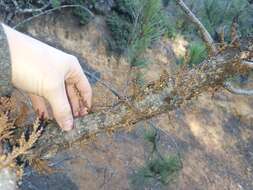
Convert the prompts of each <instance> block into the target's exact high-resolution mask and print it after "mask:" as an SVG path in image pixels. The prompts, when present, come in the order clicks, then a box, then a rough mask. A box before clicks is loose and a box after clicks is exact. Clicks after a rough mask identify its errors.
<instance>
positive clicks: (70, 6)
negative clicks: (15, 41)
mask: <svg viewBox="0 0 253 190" xmlns="http://www.w3.org/2000/svg"><path fill="white" fill-rule="evenodd" d="M75 7H77V8H81V9H84V10H85V11H87V12H88V13H89V14H90V15H91V16H92V18H94V17H95V15H94V14H93V13H92V12H91V11H90V10H89V9H88V8H86V7H84V6H82V5H62V6H59V7H55V8H53V9H49V10H47V11H44V12H42V13H39V14H37V15H34V16H32V17H29V18H27V19H25V20H23V21H22V22H20V23H18V24H17V25H15V26H14V27H13V28H14V29H16V28H18V27H19V26H21V25H23V24H25V23H27V22H30V21H31V20H33V19H35V18H38V17H40V16H43V15H46V14H50V13H52V12H54V11H56V10H60V9H64V8H75Z"/></svg>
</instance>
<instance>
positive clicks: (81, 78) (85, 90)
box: [75, 72, 92, 109]
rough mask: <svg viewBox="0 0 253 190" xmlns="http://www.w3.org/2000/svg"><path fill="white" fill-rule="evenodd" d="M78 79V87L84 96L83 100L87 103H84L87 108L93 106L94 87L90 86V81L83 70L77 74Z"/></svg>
mask: <svg viewBox="0 0 253 190" xmlns="http://www.w3.org/2000/svg"><path fill="white" fill-rule="evenodd" d="M77 77H78V78H77V79H76V81H77V82H76V84H75V85H76V88H77V90H78V91H79V93H80V96H81V98H82V101H83V102H84V103H85V104H86V105H83V106H85V107H86V108H88V109H90V108H91V100H92V89H91V86H90V83H89V81H88V79H87V78H86V76H85V75H84V73H83V72H81V74H80V75H77Z"/></svg>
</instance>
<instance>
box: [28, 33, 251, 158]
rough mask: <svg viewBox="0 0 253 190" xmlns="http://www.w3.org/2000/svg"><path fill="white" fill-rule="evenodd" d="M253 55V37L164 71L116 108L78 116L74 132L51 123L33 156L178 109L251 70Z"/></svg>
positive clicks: (50, 152)
mask: <svg viewBox="0 0 253 190" xmlns="http://www.w3.org/2000/svg"><path fill="white" fill-rule="evenodd" d="M252 58H253V38H247V39H243V40H241V47H240V48H233V47H228V48H226V49H225V50H224V51H222V52H220V53H219V54H217V55H216V56H214V57H210V58H208V59H206V60H205V61H203V62H202V63H201V64H200V65H198V66H196V67H195V68H192V69H182V70H181V71H180V72H179V73H177V74H176V75H175V76H174V77H172V76H166V75H164V76H163V77H161V79H160V80H159V81H156V82H154V83H152V84H149V85H147V86H146V87H145V88H144V89H142V90H141V92H140V93H139V94H138V95H136V96H135V97H131V98H130V99H131V101H130V103H129V102H124V101H121V102H119V103H118V105H116V106H114V107H113V108H110V109H108V110H104V111H101V112H98V113H92V114H90V115H88V116H86V117H83V118H78V119H76V120H75V129H73V130H72V131H71V132H68V133H66V132H63V131H61V130H60V128H59V127H56V126H55V124H51V125H49V126H48V127H47V128H46V129H45V132H44V133H43V135H42V136H41V138H40V139H39V140H38V142H37V144H36V145H35V148H34V149H33V150H32V151H31V154H30V156H31V155H33V156H39V157H42V158H48V157H51V156H53V155H54V154H52V153H55V152H57V151H59V150H60V149H61V148H63V147H65V146H66V145H69V144H71V143H73V142H76V141H78V140H80V139H84V138H87V137H90V136H93V135H95V134H98V133H102V132H105V131H108V130H109V131H110V130H115V129H117V128H121V127H124V126H125V125H131V124H134V123H136V122H138V121H141V120H144V119H147V118H150V117H152V116H155V115H158V114H161V113H164V112H168V111H170V110H173V109H176V108H178V107H180V105H182V104H183V103H184V102H185V101H188V100H190V99H191V98H193V97H196V96H198V95H199V94H201V93H202V92H206V91H207V90H209V89H216V88H219V87H222V86H223V83H224V82H225V81H226V79H228V78H230V77H231V76H234V75H237V74H245V73H247V72H248V71H249V67H248V66H247V65H245V64H242V63H243V62H244V61H247V60H251V59H252Z"/></svg>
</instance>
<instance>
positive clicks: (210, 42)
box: [176, 0, 217, 55]
mask: <svg viewBox="0 0 253 190" xmlns="http://www.w3.org/2000/svg"><path fill="white" fill-rule="evenodd" d="M176 3H177V4H178V5H179V6H180V8H181V9H182V10H183V11H184V13H185V14H186V15H187V17H188V19H189V20H190V21H191V22H192V23H193V24H194V25H195V26H196V27H197V28H198V30H199V32H200V34H201V36H202V39H203V40H204V42H205V44H206V46H207V48H208V50H209V52H210V53H211V55H214V54H216V53H217V48H216V47H215V45H214V40H213V38H212V36H211V35H210V33H209V32H208V31H207V29H206V28H205V26H204V25H203V24H202V23H201V22H200V20H199V19H198V18H197V17H196V16H195V15H194V14H193V12H192V11H191V10H190V9H189V8H188V7H187V5H186V4H185V3H184V1H183V0H176Z"/></svg>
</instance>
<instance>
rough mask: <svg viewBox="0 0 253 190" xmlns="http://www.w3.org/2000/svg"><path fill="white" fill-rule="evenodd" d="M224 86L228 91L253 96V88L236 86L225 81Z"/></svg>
mask: <svg viewBox="0 0 253 190" xmlns="http://www.w3.org/2000/svg"><path fill="white" fill-rule="evenodd" d="M224 88H225V89H226V90H227V91H229V92H231V93H232V94H236V95H243V96H253V90H250V89H241V88H236V87H235V86H234V85H232V84H231V83H230V82H225V83H224Z"/></svg>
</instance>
